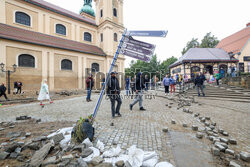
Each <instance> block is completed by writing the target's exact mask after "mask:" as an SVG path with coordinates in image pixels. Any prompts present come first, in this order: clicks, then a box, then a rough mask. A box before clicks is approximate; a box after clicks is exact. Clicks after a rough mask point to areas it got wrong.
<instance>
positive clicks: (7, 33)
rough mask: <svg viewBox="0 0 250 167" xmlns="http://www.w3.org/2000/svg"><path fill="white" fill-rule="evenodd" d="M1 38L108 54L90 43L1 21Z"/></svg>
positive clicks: (82, 51) (102, 54)
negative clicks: (29, 29) (25, 28)
mask: <svg viewBox="0 0 250 167" xmlns="http://www.w3.org/2000/svg"><path fill="white" fill-rule="evenodd" d="M0 38H2V39H8V40H14V41H19V42H25V43H31V44H35V45H41V46H47V47H53V48H59V49H64V50H70V51H76V52H81V53H87V54H94V55H100V56H106V54H105V53H104V52H103V50H102V49H101V48H99V47H97V46H94V45H88V44H84V43H81V42H77V41H72V40H68V39H63V38H59V37H54V36H51V35H46V34H42V33H38V32H34V31H28V30H24V29H21V28H17V27H13V26H9V25H6V24H2V23H0Z"/></svg>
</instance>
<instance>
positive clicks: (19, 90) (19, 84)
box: [16, 81, 23, 94]
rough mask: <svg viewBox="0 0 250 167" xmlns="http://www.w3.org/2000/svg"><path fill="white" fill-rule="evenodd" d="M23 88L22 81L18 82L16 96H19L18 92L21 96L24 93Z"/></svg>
mask: <svg viewBox="0 0 250 167" xmlns="http://www.w3.org/2000/svg"><path fill="white" fill-rule="evenodd" d="M22 86H23V83H22V82H20V81H17V92H16V94H18V92H20V93H19V94H21V93H22Z"/></svg>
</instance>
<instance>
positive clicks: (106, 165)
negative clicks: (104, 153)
mask: <svg viewBox="0 0 250 167" xmlns="http://www.w3.org/2000/svg"><path fill="white" fill-rule="evenodd" d="M95 167H113V165H112V163H107V162H104V163H101V164H99V165H97V166H95Z"/></svg>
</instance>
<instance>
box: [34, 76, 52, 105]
mask: <svg viewBox="0 0 250 167" xmlns="http://www.w3.org/2000/svg"><path fill="white" fill-rule="evenodd" d="M37 99H38V100H39V101H40V105H41V106H43V105H44V104H43V100H49V103H50V104H51V103H53V101H51V99H50V96H49V87H48V84H47V80H46V79H45V80H43V81H42V84H41V89H40V93H39V96H38V98H37Z"/></svg>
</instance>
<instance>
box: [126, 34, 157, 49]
mask: <svg viewBox="0 0 250 167" xmlns="http://www.w3.org/2000/svg"><path fill="white" fill-rule="evenodd" d="M126 43H128V44H133V45H136V46H140V47H143V48H146V49H155V45H152V44H150V43H146V42H142V41H138V40H135V39H133V38H132V37H126V38H125V39H124V44H126Z"/></svg>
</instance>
